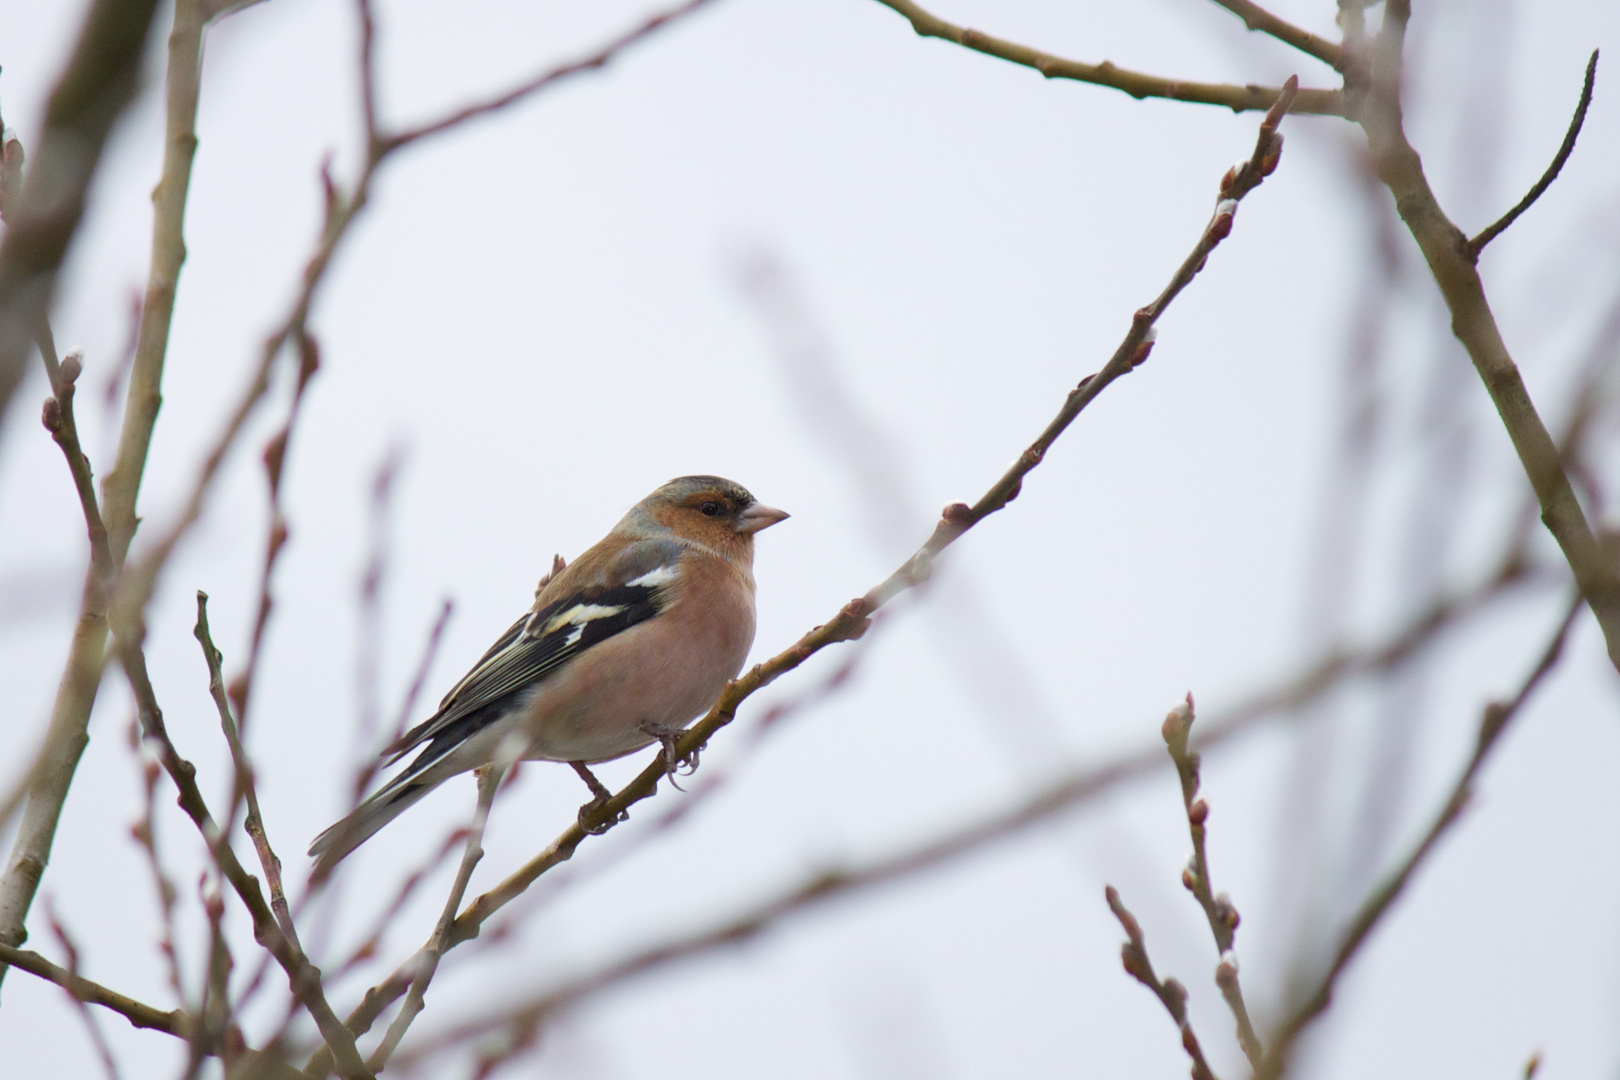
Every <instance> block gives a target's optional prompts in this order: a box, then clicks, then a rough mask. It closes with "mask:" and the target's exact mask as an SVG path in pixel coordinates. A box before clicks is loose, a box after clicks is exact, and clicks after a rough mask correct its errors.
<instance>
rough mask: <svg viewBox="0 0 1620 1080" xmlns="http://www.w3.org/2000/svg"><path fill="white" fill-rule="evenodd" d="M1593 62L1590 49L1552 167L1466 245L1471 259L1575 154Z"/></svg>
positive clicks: (1593, 73) (1592, 79)
mask: <svg viewBox="0 0 1620 1080" xmlns="http://www.w3.org/2000/svg"><path fill="white" fill-rule="evenodd" d="M1597 62H1598V50H1596V49H1593V50H1592V58H1591V59H1590V60H1588V61H1587V62H1586V81H1585V83H1583V84H1582V86H1581V100H1580V102H1579V104H1577V105H1576V106H1575V115H1574V116H1572V117H1570V120H1569V130H1568V131H1566V132H1564V143H1563V145H1562V146H1560V147H1559V148H1558V153H1556V154H1554V155H1553V159H1552V164H1551V165H1548V166H1547V171H1546V172H1544V173H1542V174H1541V179H1540V180H1537V181H1536V185H1535V187H1533V188H1531V189H1530V191H1529V192H1528V193H1527V194H1526V195H1525V197H1524V198H1522V199H1520V200H1519V202H1518V205H1517V206H1515V207H1514V208H1513V209H1511V210H1509V211H1508V212H1507V213H1505V214H1503V215H1502V216H1501V217H1500V218H1498V219H1497V220H1496V221H1495V222H1494V223H1493V224H1491V225H1489V226H1487V227H1486V228H1485V230H1484V231H1483V232H1481V233H1480V234H1479V235H1478V236H1476V237H1474V238H1473V239H1472V240H1470V241H1468V253H1469V255H1471V256H1472V257H1474V258H1476V259H1477V258H1479V253H1480V252H1481V251H1484V250H1485V245H1486V244H1488V243H1490V242H1491V241H1492V240H1495V239H1496V238H1497V237H1498V236H1501V235H1502V234H1503V233H1504V232H1506V231H1507V228H1508V226H1509V225H1512V224H1513V223H1514V222H1515V221H1517V220H1519V215H1520V214H1522V213H1524V212H1525V211H1526V210H1528V209H1530V207H1531V205H1532V204H1533V203H1535V201H1536V200H1537V199H1539V198H1541V196H1542V195H1543V194H1544V193H1545V192H1546V190H1547V189H1548V188H1550V187H1552V182H1553V181H1554V180H1556V179H1558V173H1559V172H1560V171H1561V170H1562V169H1563V167H1564V162H1566V161H1568V160H1569V155H1570V154H1572V153H1574V151H1575V140H1576V139H1578V138H1580V136H1581V125H1583V124H1585V123H1586V110H1587V109H1588V108H1589V107H1590V106H1591V104H1592V87H1593V86H1594V84H1595V83H1596V82H1597Z"/></svg>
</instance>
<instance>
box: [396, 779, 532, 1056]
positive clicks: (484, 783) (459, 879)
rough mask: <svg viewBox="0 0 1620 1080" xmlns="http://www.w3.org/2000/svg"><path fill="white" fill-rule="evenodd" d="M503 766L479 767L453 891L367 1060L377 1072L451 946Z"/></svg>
mask: <svg viewBox="0 0 1620 1080" xmlns="http://www.w3.org/2000/svg"><path fill="white" fill-rule="evenodd" d="M506 771H507V770H506V769H505V768H503V767H497V766H490V765H486V766H484V767H483V768H481V769H479V770H478V806H477V809H476V810H474V812H473V819H472V824H471V825H470V826H469V827H468V829H467V846H466V850H465V851H464V852H463V853H462V856H461V865H460V867H458V868H457V870H456V880H455V882H454V883H453V884H452V885H451V886H450V895H449V896H448V897H447V898H446V899H445V902H444V910H443V911H441V912H440V913H439V922H438V924H437V925H436V926H434V928H433V936H432V937H431V938H429V939H428V943H427V945H426V946H424V947H423V949H422V951H421V952H420V953H418V954H417V959H416V974H415V977H414V978H412V979H411V988H410V991H409V992H408V993H406V995H405V1004H404V1005H402V1006H400V1010H399V1015H398V1016H396V1017H394V1022H393V1023H392V1024H389V1025H388V1032H387V1034H385V1035H384V1036H383V1040H382V1042H381V1043H379V1044H378V1046H377V1049H376V1050H374V1051H372V1054H371V1058H370V1059H369V1060H368V1061H367V1064H368V1065H369V1066H370V1067H371V1069H372V1070H373V1071H374V1072H382V1070H383V1066H384V1065H386V1064H388V1058H389V1057H390V1056H391V1055H392V1054H393V1052H394V1051H395V1050H396V1049H397V1048H398V1047H399V1041H400V1040H401V1039H403V1038H404V1037H405V1032H406V1031H407V1030H409V1028H410V1026H411V1023H412V1021H414V1020H415V1019H416V1017H417V1016H418V1015H419V1014H420V1013H421V1011H422V1007H423V996H424V995H425V994H426V993H427V988H428V983H430V982H432V981H433V974H434V972H436V971H437V970H438V968H439V959H440V958H441V957H442V956H444V951H445V949H446V948H448V947H449V941H450V927H451V926H452V925H454V923H455V921H456V911H457V910H458V909H459V908H460V907H461V898H462V897H464V896H466V895H467V883H468V882H469V881H470V880H472V872H473V867H475V866H477V865H478V861H479V860H480V859H482V858H483V857H484V848H483V843H484V826H485V825H486V824H488V822H489V808H490V806H491V805H492V804H493V803H494V801H495V792H496V790H497V789H499V788H500V786H501V780H502V778H503V777H505V775H506Z"/></svg>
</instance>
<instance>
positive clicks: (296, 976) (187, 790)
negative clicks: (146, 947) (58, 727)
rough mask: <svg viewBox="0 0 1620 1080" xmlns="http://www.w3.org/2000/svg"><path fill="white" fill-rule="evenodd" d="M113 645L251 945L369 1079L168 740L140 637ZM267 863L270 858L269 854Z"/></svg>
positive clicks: (314, 971)
mask: <svg viewBox="0 0 1620 1080" xmlns="http://www.w3.org/2000/svg"><path fill="white" fill-rule="evenodd" d="M118 644H119V660H120V662H121V663H122V665H123V668H124V674H125V676H126V677H127V678H128V680H129V685H130V689H131V691H132V692H133V693H134V696H135V706H136V710H137V714H138V716H139V718H140V724H141V737H142V738H143V739H144V740H145V741H146V743H147V744H148V745H149V746H151V747H152V748H153V750H154V751H155V752H156V754H157V757H158V760H159V761H160V762H161V763H162V764H163V769H164V771H165V772H167V773H168V774H169V777H170V779H172V780H173V781H174V785H175V787H176V788H177V789H178V791H179V804H180V809H182V810H184V811H185V813H186V816H187V817H189V818H191V820H192V822H193V823H194V824H195V825H196V826H197V830H198V831H199V832H200V833H202V836H203V839H204V840H205V841H206V842H207V845H208V851H209V854H210V855H211V856H213V858H214V861H215V863H216V865H217V866H218V867H219V871H220V873H221V874H222V875H223V876H224V878H225V879H226V880H227V881H229V882H230V883H231V888H232V889H233V890H235V892H236V894H237V896H238V897H240V898H241V900H242V903H243V906H244V907H246V908H247V910H248V914H249V916H250V917H251V918H252V920H253V936H254V940H256V941H258V942H259V944H261V945H263V946H264V947H265V948H266V949H267V950H269V952H270V954H271V955H272V956H274V957H275V958H276V962H277V963H279V964H280V965H281V967H282V970H283V971H285V972H286V974H287V982H288V985H289V986H290V987H291V988H292V992H293V997H294V998H295V999H296V1000H297V1001H298V1003H299V1004H300V1005H302V1006H303V1007H304V1008H305V1009H307V1010H308V1012H309V1014H310V1017H311V1018H312V1019H313V1020H314V1021H315V1026H316V1027H317V1028H318V1029H319V1030H320V1033H321V1037H322V1038H323V1039H325V1040H327V1045H329V1046H331V1047H332V1048H333V1052H334V1053H335V1055H336V1060H337V1064H338V1069H339V1071H340V1072H341V1073H342V1074H343V1076H345V1077H349V1078H355V1077H359V1078H365V1080H369V1078H370V1076H371V1074H370V1072H368V1071H367V1069H366V1067H365V1063H364V1062H363V1061H362V1060H361V1059H360V1053H359V1051H358V1050H357V1049H356V1048H355V1045H354V1039H353V1038H352V1037H351V1036H350V1035H349V1032H348V1030H347V1029H346V1028H345V1027H344V1026H343V1023H342V1021H340V1020H339V1019H338V1018H337V1014H336V1013H334V1012H333V1011H332V1006H331V1004H330V1003H329V1002H328V1001H327V1000H326V994H325V992H324V991H323V990H322V988H321V973H320V970H319V969H318V968H316V967H315V965H314V964H312V963H310V961H309V957H307V956H305V955H304V952H303V950H302V949H300V948H299V947H298V944H297V942H296V940H292V939H289V938H288V936H287V935H285V934H284V933H282V929H281V926H280V924H279V921H278V919H277V916H276V913H275V912H273V911H272V910H271V907H270V905H269V904H267V903H265V899H264V893H263V891H262V889H261V888H260V886H259V880H258V879H257V878H255V877H254V876H253V875H252V874H250V873H248V871H247V869H246V868H245V867H243V866H242V864H241V862H240V861H239V860H238V859H237V858H236V852H235V851H234V850H233V849H232V848H231V845H230V842H229V841H230V838H229V837H227V836H225V835H223V834H222V832H221V830H220V828H219V824H218V823H217V822H216V821H215V819H214V817H213V815H212V814H211V813H210V812H209V810H208V803H207V801H206V800H204V798H203V795H202V790H201V789H200V788H199V787H198V786H197V768H196V766H195V765H193V764H192V763H191V762H189V761H187V760H186V759H185V758H183V757H181V756H180V752H179V751H178V750H176V749H175V746H174V743H173V741H172V740H170V738H169V733H168V729H167V727H166V726H165V724H164V722H163V710H162V709H160V708H159V707H158V703H157V695H156V693H155V692H154V691H153V689H152V680H151V676H150V675H149V674H148V673H147V670H146V656H145V654H144V653H143V652H142V651H141V647H140V638H139V637H138V636H127V635H124V634H119V635H118ZM271 858H272V860H273V859H274V854H273V853H272V854H271Z"/></svg>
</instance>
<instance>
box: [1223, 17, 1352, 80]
mask: <svg viewBox="0 0 1620 1080" xmlns="http://www.w3.org/2000/svg"><path fill="white" fill-rule="evenodd" d="M1215 2H1216V3H1217V4H1219V5H1221V7H1223V8H1225V9H1226V10H1227V11H1230V12H1231V13H1232V14H1234V15H1236V16H1237V17H1238V18H1240V19H1242V20H1243V25H1244V26H1247V27H1248V28H1249V29H1250V30H1258V31H1259V32H1260V33H1262V34H1269V35H1271V36H1272V37H1274V38H1276V39H1277V40H1278V41H1280V42H1282V43H1283V44H1285V45H1292V46H1293V47H1294V48H1296V49H1298V50H1299V51H1300V52H1302V53H1304V54H1305V55H1306V56H1314V57H1316V59H1318V60H1320V61H1322V63H1324V64H1326V65H1328V66H1329V67H1331V68H1332V69H1333V70H1334V71H1343V70H1344V64H1345V61H1344V50H1343V49H1342V48H1341V47H1340V46H1338V45H1335V44H1334V43H1333V42H1331V41H1329V40H1327V39H1326V38H1323V37H1318V36H1317V35H1315V34H1313V33H1311V32H1310V31H1309V30H1305V29H1302V28H1301V27H1298V26H1295V25H1294V24H1293V23H1291V22H1289V21H1288V20H1287V19H1282V18H1278V17H1277V16H1276V15H1273V14H1272V13H1271V12H1269V11H1267V10H1266V9H1265V8H1263V7H1261V6H1260V5H1259V4H1256V3H1253V2H1252V0H1215Z"/></svg>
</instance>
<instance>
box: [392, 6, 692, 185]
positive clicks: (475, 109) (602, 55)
mask: <svg viewBox="0 0 1620 1080" xmlns="http://www.w3.org/2000/svg"><path fill="white" fill-rule="evenodd" d="M711 2H712V0H687V2H686V3H684V4H680V5H679V6H677V7H673V8H670V9H669V10H668V11H663V12H660V13H658V14H656V15H654V16H652V17H651V18H649V19H647V20H646V21H645V22H643V23H642V24H641V25H639V26H637V27H635V28H634V29H632V30H629V31H627V32H625V33H623V34H620V35H619V36H618V37H616V38H614V39H613V40H612V41H609V42H608V43H607V44H605V45H603V46H602V47H601V48H599V49H597V50H596V51H595V52H593V53H591V54H590V55H589V56H584V57H581V58H580V59H578V60H570V61H569V62H568V63H566V64H560V65H558V66H556V67H552V68H547V69H546V70H545V71H542V72H540V73H539V74H538V75H535V76H533V77H532V78H530V79H528V80H527V81H525V82H522V83H520V84H518V85H517V86H514V87H513V88H512V89H510V90H508V91H506V92H505V93H503V94H498V95H496V96H495V97H492V98H489V99H488V100H486V101H481V102H478V103H476V104H473V105H467V106H464V107H463V108H460V109H457V110H455V111H454V112H452V113H448V114H446V115H445V116H442V117H440V118H439V119H437V120H433V121H429V122H428V123H425V124H421V125H419V126H417V127H413V128H406V129H405V130H403V131H399V132H395V133H394V134H392V135H386V136H383V137H382V141H381V144H380V149H379V151H378V152H379V153H387V152H389V151H392V150H397V149H398V148H399V147H401V146H406V145H409V144H410V143H413V142H416V141H417V140H418V139H425V138H427V137H429V136H431V135H437V134H439V133H440V132H442V131H447V130H449V129H450V128H453V127H458V126H460V125H461V124H465V123H466V122H467V121H469V120H474V119H477V118H478V117H481V116H488V115H489V114H491V113H495V112H499V111H500V110H502V109H505V108H507V107H508V106H510V105H516V104H517V103H518V102H520V101H523V100H525V99H527V98H529V97H532V96H533V95H535V94H537V93H539V92H540V91H541V90H544V89H545V88H546V87H548V86H550V85H552V84H553V83H556V82H560V81H562V80H563V79H567V78H569V77H570V76H573V75H579V74H582V73H584V72H587V71H595V70H597V69H598V68H602V67H606V66H607V64H608V62H609V61H610V60H612V59H613V58H614V57H615V56H617V55H618V54H619V53H621V52H623V51H624V50H625V49H627V48H629V47H630V46H632V45H635V44H637V43H638V42H640V41H641V40H642V39H644V38H647V37H650V36H651V35H653V34H655V33H657V32H658V31H659V30H661V29H663V28H664V27H666V26H668V25H669V24H670V23H672V22H675V21H677V20H679V19H683V18H685V17H686V16H688V15H690V14H692V13H693V12H695V11H697V10H698V9H700V8H703V7H705V6H707V5H708V4H709V3H711ZM362 6H363V7H366V8H369V4H365V3H364V2H363V4H362ZM368 52H369V50H368ZM373 115H374V114H373Z"/></svg>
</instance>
